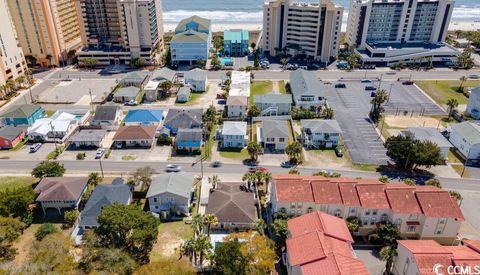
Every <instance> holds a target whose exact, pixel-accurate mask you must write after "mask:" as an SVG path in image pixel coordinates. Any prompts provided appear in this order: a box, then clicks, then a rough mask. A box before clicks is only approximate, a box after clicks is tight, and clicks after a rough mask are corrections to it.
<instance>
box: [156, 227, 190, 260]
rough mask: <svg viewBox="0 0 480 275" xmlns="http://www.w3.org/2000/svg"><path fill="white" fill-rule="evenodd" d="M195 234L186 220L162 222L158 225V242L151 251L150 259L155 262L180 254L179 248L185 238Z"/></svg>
mask: <svg viewBox="0 0 480 275" xmlns="http://www.w3.org/2000/svg"><path fill="white" fill-rule="evenodd" d="M192 236H193V230H192V227H191V226H190V225H189V224H185V222H184V221H174V222H162V223H161V224H160V225H159V226H158V237H157V242H156V243H155V245H154V246H153V249H152V252H150V261H152V262H155V261H158V260H159V259H161V258H163V257H172V256H178V255H175V254H176V253H177V254H178V248H179V247H180V245H181V244H182V242H183V240H185V239H188V238H190V237H192Z"/></svg>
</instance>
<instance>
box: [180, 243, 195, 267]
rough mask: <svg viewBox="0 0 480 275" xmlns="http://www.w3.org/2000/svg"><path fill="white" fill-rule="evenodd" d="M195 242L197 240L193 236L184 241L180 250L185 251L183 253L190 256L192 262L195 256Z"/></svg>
mask: <svg viewBox="0 0 480 275" xmlns="http://www.w3.org/2000/svg"><path fill="white" fill-rule="evenodd" d="M194 243H195V240H194V239H193V238H190V239H188V240H186V241H185V242H184V243H183V245H182V247H181V249H180V251H182V252H183V255H185V256H187V257H188V259H189V260H190V262H192V261H193V260H194V257H195V247H194Z"/></svg>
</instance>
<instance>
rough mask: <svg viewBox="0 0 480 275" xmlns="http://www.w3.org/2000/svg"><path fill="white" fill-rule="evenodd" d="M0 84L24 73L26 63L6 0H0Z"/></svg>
mask: <svg viewBox="0 0 480 275" xmlns="http://www.w3.org/2000/svg"><path fill="white" fill-rule="evenodd" d="M0 18H3V21H2V24H0V84H1V85H3V84H5V82H6V81H7V80H9V79H12V80H13V79H15V78H17V77H19V76H21V75H23V74H24V72H25V70H26V69H27V63H26V62H25V57H24V56H23V53H22V48H21V47H20V46H19V44H18V40H17V37H16V32H15V27H14V25H13V21H12V18H11V16H10V13H9V11H8V5H7V1H6V0H0Z"/></svg>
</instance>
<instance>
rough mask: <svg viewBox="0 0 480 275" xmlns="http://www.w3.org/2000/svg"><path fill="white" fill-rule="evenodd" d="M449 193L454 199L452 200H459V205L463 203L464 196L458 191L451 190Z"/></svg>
mask: <svg viewBox="0 0 480 275" xmlns="http://www.w3.org/2000/svg"><path fill="white" fill-rule="evenodd" d="M448 193H449V194H450V197H452V198H454V199H455V200H457V203H458V202H460V203H462V200H463V196H462V194H460V193H459V192H458V191H455V190H450V191H448Z"/></svg>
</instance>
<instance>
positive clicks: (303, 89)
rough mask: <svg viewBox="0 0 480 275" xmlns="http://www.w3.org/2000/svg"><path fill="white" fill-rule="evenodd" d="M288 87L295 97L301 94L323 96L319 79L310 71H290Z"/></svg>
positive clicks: (323, 92)
mask: <svg viewBox="0 0 480 275" xmlns="http://www.w3.org/2000/svg"><path fill="white" fill-rule="evenodd" d="M290 88H291V90H292V93H293V94H294V96H296V97H299V96H302V95H313V96H317V97H318V96H320V97H325V91H324V90H322V87H321V83H320V81H319V80H318V79H317V77H316V76H315V73H313V72H311V71H305V70H302V69H298V70H295V71H292V72H290Z"/></svg>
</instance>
